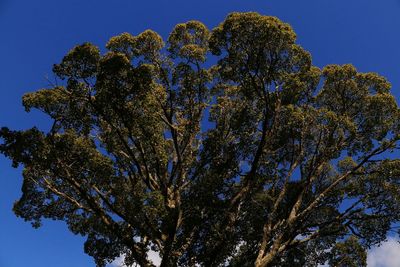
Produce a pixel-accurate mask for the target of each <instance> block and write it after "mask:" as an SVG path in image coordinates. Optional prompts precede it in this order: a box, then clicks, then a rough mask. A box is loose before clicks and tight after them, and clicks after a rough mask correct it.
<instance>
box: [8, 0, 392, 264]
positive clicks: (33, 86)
mask: <svg viewBox="0 0 400 267" xmlns="http://www.w3.org/2000/svg"><path fill="white" fill-rule="evenodd" d="M232 11H258V12H260V13H262V14H265V15H273V16H277V17H279V18H280V19H282V20H283V21H285V22H288V23H290V24H291V25H292V26H293V28H294V29H295V31H296V33H297V35H298V43H300V44H301V45H302V46H303V47H304V48H306V49H307V50H308V51H310V52H311V53H312V55H313V61H314V64H315V65H317V66H319V67H322V66H324V65H326V64H331V63H337V64H344V63H352V64H354V65H355V66H356V67H357V68H358V69H359V70H360V71H373V72H378V73H380V74H382V75H384V76H386V77H387V78H388V79H389V81H390V82H391V83H392V85H393V92H394V94H395V95H396V97H397V99H400V91H399V89H400V75H399V74H400V68H399V67H398V64H399V62H400V45H399V44H400V16H399V14H400V0H384V1H377V0H302V1H299V0H291V1H289V0H201V1H200V0H198V1H190V0H179V1H178V0H158V1H154V0H145V1H133V0H112V1H110V0H109V1H105V0H85V1H83V0H69V1H65V0H58V1H54V0H52V1H50V0H36V1H32V0H24V1H23V0H0V92H1V96H0V109H1V110H0V126H8V127H10V128H13V129H26V128H29V127H32V126H33V125H39V126H40V127H42V128H44V129H45V128H46V127H48V124H49V121H47V120H46V118H45V117H44V116H43V115H41V114H39V113H36V112H33V113H31V114H27V113H25V112H24V110H23V107H22V106H21V97H22V95H23V94H24V93H26V92H29V91H34V90H37V89H39V88H43V87H47V86H48V82H47V81H46V76H47V75H48V76H50V77H51V67H52V65H53V64H54V63H58V62H59V61H60V60H61V58H62V56H63V55H65V53H66V52H67V51H68V50H69V49H70V48H72V47H73V46H74V45H76V44H79V43H82V42H86V41H89V42H93V43H95V44H96V45H98V46H100V47H102V48H104V45H105V43H106V41H107V40H108V39H109V38H110V37H111V36H114V35H116V34H119V33H121V32H130V33H132V34H137V33H140V32H141V31H143V30H145V29H148V28H151V29H153V30H155V31H157V32H159V33H160V34H161V35H162V36H163V37H165V38H166V37H167V36H168V33H169V31H170V30H171V29H172V27H173V26H174V25H175V24H177V23H180V22H185V21H187V20H192V19H196V20H200V21H202V22H204V23H205V24H206V25H207V26H208V27H209V28H213V27H214V26H216V25H217V24H218V23H219V22H221V21H222V20H223V19H224V17H225V16H226V15H227V14H228V13H229V12H232ZM0 170H1V176H0V188H1V191H0V267H26V266H29V267H39V266H40V267H46V266H55V267H71V266H75V267H86V266H89V267H90V266H94V263H93V261H92V259H91V258H90V257H88V256H86V255H85V254H84V253H83V239H82V238H80V237H77V236H73V235H72V234H70V233H69V232H68V231H67V229H66V227H65V224H64V223H62V222H53V221H45V222H44V226H43V227H42V228H40V229H39V230H34V229H33V228H31V226H30V224H29V223H25V222H24V221H23V220H21V219H19V218H16V217H15V216H14V214H13V213H12V211H11V208H12V204H13V202H14V201H15V200H16V199H18V198H19V196H20V186H21V170H20V169H16V170H15V169H12V168H11V167H10V162H9V161H8V160H6V159H5V158H3V157H0ZM390 248H391V249H392V250H393V249H394V251H397V254H400V251H399V247H398V246H396V245H393V246H391V247H390ZM394 254H396V253H394ZM395 264H396V263H395ZM370 265H371V266H372V263H371V264H370ZM374 266H385V267H392V266H391V265H382V264H379V263H377V264H375V265H374ZM393 266H400V262H397V264H396V265H393Z"/></svg>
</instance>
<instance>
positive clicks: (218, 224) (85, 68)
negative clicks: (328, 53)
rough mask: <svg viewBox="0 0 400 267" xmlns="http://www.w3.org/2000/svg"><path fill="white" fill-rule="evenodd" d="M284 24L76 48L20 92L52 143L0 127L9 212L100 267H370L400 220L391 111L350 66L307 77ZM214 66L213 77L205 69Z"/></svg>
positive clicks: (198, 30) (187, 29)
mask: <svg viewBox="0 0 400 267" xmlns="http://www.w3.org/2000/svg"><path fill="white" fill-rule="evenodd" d="M295 41H296V35H295V33H294V32H293V30H292V29H291V27H290V26H289V25H288V24H285V23H283V22H281V21H280V20H279V19H277V18H275V17H268V16H262V15H259V14H257V13H232V14H230V15H228V17H227V18H226V19H225V21H223V22H222V23H221V24H220V25H219V26H218V27H216V28H215V29H213V30H212V31H209V30H208V29H207V28H206V26H204V25H203V24H202V23H200V22H198V21H189V22H187V23H183V24H178V25H177V26H176V27H175V28H174V29H173V31H172V33H171V34H170V36H169V38H168V40H167V42H166V43H164V41H163V39H162V38H161V37H160V36H159V35H158V34H157V33H155V32H154V31H151V30H147V31H145V32H143V33H141V34H139V35H137V36H132V35H130V34H129V33H123V34H121V35H119V36H115V37H113V38H111V40H110V41H109V42H108V44H107V45H106V47H107V52H106V53H104V54H102V53H101V52H100V50H99V48H97V47H95V46H94V45H92V44H89V43H84V44H82V45H79V46H76V47H75V48H73V49H72V50H71V51H70V52H69V53H68V54H67V55H66V56H65V57H64V58H63V60H62V61H61V63H60V64H57V65H55V66H54V69H53V70H54V73H55V75H56V76H57V77H58V78H59V79H61V81H62V82H61V81H60V84H61V85H57V86H54V87H52V88H46V89H42V90H39V91H36V92H33V93H28V94H26V95H25V96H24V97H23V105H24V106H25V108H26V110H27V111H29V110H31V109H33V108H34V109H38V110H41V111H42V112H44V113H46V114H48V115H49V116H50V118H51V119H52V120H53V126H52V128H51V129H50V130H49V131H41V130H39V129H37V128H33V129H29V130H26V131H12V130H9V129H7V128H2V130H1V132H0V136H1V137H2V139H3V143H2V144H1V146H0V150H1V152H2V153H3V154H5V155H6V156H8V157H9V158H10V159H11V160H12V161H13V166H14V167H16V166H18V165H20V164H21V165H22V166H23V178H24V182H23V186H22V192H23V194H22V197H21V199H20V200H18V201H17V202H16V204H15V206H14V211H15V213H16V214H17V215H18V216H20V217H22V218H24V219H25V220H27V221H31V222H32V224H33V226H35V227H39V226H40V223H41V219H42V218H51V219H56V220H61V221H65V222H66V223H67V225H68V227H69V229H70V231H71V232H73V233H75V234H80V235H83V236H86V237H87V240H86V242H85V252H86V253H88V254H89V255H91V256H92V257H93V258H94V259H95V261H96V264H97V265H98V266H104V265H105V264H106V263H107V262H111V261H112V260H113V259H114V258H116V257H118V256H119V255H122V254H123V255H126V258H125V260H126V263H127V264H132V263H137V264H139V265H140V266H152V265H153V263H152V262H151V260H150V259H148V252H149V250H154V251H157V252H159V254H160V256H161V258H162V263H161V266H178V265H179V266H223V265H228V266H254V265H255V266H317V265H318V264H322V263H324V262H329V263H330V264H331V265H333V266H365V249H366V248H368V247H369V246H371V245H375V244H379V243H381V242H382V241H384V240H385V238H386V235H387V233H388V231H389V230H390V229H391V227H392V226H393V224H394V223H396V222H398V221H399V219H400V218H399V216H400V205H399V204H400V199H399V197H400V194H399V193H400V184H399V182H400V180H399V178H400V161H399V160H398V159H393V156H391V153H393V152H394V151H396V150H397V145H398V140H399V130H400V128H399V114H400V113H399V108H398V106H397V104H396V101H395V99H394V97H393V95H392V94H391V93H390V84H389V83H388V82H387V81H386V79H385V78H383V77H381V76H379V75H378V74H375V73H360V72H357V70H356V69H355V67H353V66H352V65H342V66H338V65H329V66H326V67H324V68H323V69H322V70H320V69H319V68H317V67H315V66H313V65H312V62H311V56H310V54H309V53H308V52H307V51H305V50H304V49H303V48H302V47H301V46H299V45H298V44H296V42H295ZM212 64H214V65H212Z"/></svg>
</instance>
